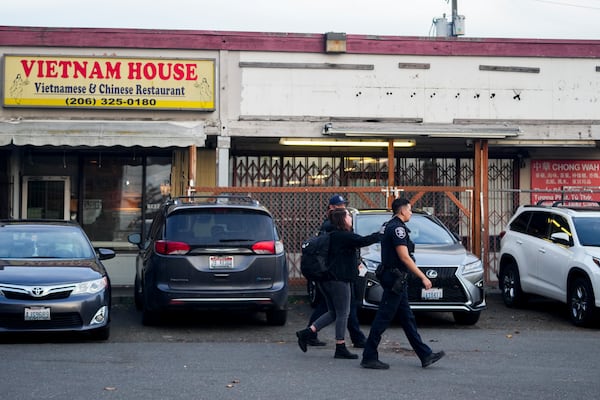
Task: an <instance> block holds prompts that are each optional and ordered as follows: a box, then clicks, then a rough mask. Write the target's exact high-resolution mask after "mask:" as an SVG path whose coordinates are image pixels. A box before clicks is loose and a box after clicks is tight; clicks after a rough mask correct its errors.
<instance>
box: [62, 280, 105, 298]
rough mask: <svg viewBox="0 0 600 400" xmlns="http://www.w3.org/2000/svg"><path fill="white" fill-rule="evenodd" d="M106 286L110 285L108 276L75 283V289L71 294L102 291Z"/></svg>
mask: <svg viewBox="0 0 600 400" xmlns="http://www.w3.org/2000/svg"><path fill="white" fill-rule="evenodd" d="M106 286H108V279H106V277H104V278H100V279H95V280H93V281H87V282H80V283H78V284H76V285H75V289H74V290H73V292H72V293H71V294H94V293H98V292H101V291H102V290H104V289H105V288H106Z"/></svg>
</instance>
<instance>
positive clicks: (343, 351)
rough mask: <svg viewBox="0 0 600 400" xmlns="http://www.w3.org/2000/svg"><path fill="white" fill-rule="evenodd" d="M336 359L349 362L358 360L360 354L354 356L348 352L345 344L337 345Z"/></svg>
mask: <svg viewBox="0 0 600 400" xmlns="http://www.w3.org/2000/svg"><path fill="white" fill-rule="evenodd" d="M333 357H334V358H345V359H348V360H356V359H357V358H358V354H353V353H350V352H349V351H348V349H347V348H346V344H345V343H341V344H336V345H335V355H334V356H333Z"/></svg>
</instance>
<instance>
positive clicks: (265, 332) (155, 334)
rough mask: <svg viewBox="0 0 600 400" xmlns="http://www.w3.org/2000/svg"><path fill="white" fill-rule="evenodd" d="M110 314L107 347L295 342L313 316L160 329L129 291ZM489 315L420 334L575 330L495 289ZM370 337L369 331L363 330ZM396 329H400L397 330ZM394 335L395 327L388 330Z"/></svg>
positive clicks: (299, 309) (428, 324) (306, 308)
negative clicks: (276, 323) (505, 299)
mask: <svg viewBox="0 0 600 400" xmlns="http://www.w3.org/2000/svg"><path fill="white" fill-rule="evenodd" d="M114 298H115V302H114V304H113V313H112V328H111V337H110V339H109V340H110V341H111V342H134V341H151V342H163V341H167V342H172V341H177V342H257V343H281V342H289V341H295V340H296V338H295V332H296V331H297V330H299V329H302V328H303V327H304V326H305V325H306V323H307V321H308V318H309V316H310V313H311V312H312V308H311V307H310V305H309V303H308V298H307V297H306V296H303V295H300V294H297V295H292V296H290V300H289V314H288V321H287V323H286V324H285V326H281V327H272V326H269V325H267V324H266V321H265V317H264V315H263V314H262V313H257V314H253V313H242V312H240V313H236V312H197V313H179V314H174V315H172V316H169V317H168V318H166V319H165V320H164V322H163V323H162V324H160V325H158V326H149V327H148V326H143V325H142V324H141V313H140V312H139V311H137V310H136V309H135V306H134V305H133V299H132V298H131V297H130V295H129V294H128V291H127V290H125V291H122V290H120V289H119V290H117V291H116V295H115V296H114ZM487 303H488V308H487V310H485V311H483V313H482V315H481V318H480V320H479V322H478V323H477V324H476V325H473V326H463V325H457V324H455V323H454V319H453V317H452V315H451V314H450V313H417V314H416V315H417V322H418V325H419V328H420V329H454V330H458V329H470V330H472V329H492V330H502V331H505V332H506V334H507V335H512V334H519V333H520V332H524V331H528V330H576V329H582V328H577V327H575V326H573V325H572V324H571V323H570V321H569V319H568V314H567V309H566V307H565V306H564V305H562V304H560V303H557V302H554V301H549V300H544V299H534V300H531V301H530V302H529V304H528V306H527V307H526V308H523V309H510V308H507V307H506V306H504V303H502V299H501V297H500V292H499V291H498V290H497V289H494V288H491V289H489V290H488V293H487ZM362 327H363V330H364V332H365V333H368V330H369V325H368V324H363V325H362ZM396 327H397V328H398V329H400V327H399V326H398V325H396ZM330 328H331V327H327V328H326V329H325V330H324V331H323V332H321V333H320V336H321V338H322V339H323V340H325V341H329V342H331V341H332V340H333V329H332V328H331V329H330ZM392 329H394V326H392Z"/></svg>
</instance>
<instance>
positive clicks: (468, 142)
mask: <svg viewBox="0 0 600 400" xmlns="http://www.w3.org/2000/svg"><path fill="white" fill-rule="evenodd" d="M465 145H466V146H467V149H472V148H473V141H472V140H471V139H467V140H466V141H465Z"/></svg>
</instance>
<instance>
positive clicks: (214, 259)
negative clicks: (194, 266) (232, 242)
mask: <svg viewBox="0 0 600 400" xmlns="http://www.w3.org/2000/svg"><path fill="white" fill-rule="evenodd" d="M208 267H209V268H210V269H232V268H233V256H210V258H209V261H208Z"/></svg>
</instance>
